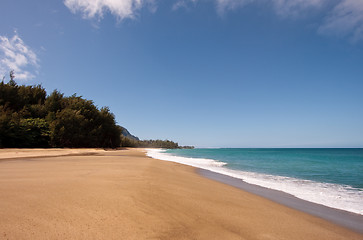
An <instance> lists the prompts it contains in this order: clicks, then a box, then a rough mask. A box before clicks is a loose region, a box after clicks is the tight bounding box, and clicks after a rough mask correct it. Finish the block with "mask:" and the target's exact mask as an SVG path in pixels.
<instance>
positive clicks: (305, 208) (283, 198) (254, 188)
mask: <svg viewBox="0 0 363 240" xmlns="http://www.w3.org/2000/svg"><path fill="white" fill-rule="evenodd" d="M196 172H197V173H198V174H200V175H201V176H203V177H206V178H208V179H212V180H215V181H218V182H221V183H225V184H227V185H229V186H232V187H236V188H238V189H241V190H243V191H246V192H249V193H252V194H255V195H257V196H261V197H263V198H266V199H269V200H271V201H273V202H276V203H278V204H282V205H284V206H286V207H289V208H292V209H295V210H298V211H301V212H304V213H307V214H310V215H312V216H316V217H319V218H322V219H325V220H327V221H330V222H332V223H335V224H337V225H340V226H342V227H346V228H349V229H351V230H353V231H356V232H358V233H361V234H363V228H362V226H363V215H360V214H356V213H352V212H348V211H344V210H340V209H336V208H331V207H327V206H324V205H322V204H317V203H313V202H309V201H306V200H303V199H300V198H297V197H295V196H293V195H291V194H289V193H286V192H282V191H278V190H274V189H269V188H265V187H262V186H258V185H255V184H250V183H247V182H244V181H243V180H241V179H238V178H234V177H231V176H228V175H225V174H221V173H216V172H212V171H210V170H206V169H202V168H197V169H196Z"/></svg>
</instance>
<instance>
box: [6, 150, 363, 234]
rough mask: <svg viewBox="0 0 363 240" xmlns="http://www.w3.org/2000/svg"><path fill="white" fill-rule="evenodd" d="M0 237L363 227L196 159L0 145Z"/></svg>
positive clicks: (288, 231) (342, 230)
mask: <svg viewBox="0 0 363 240" xmlns="http://www.w3.org/2000/svg"><path fill="white" fill-rule="evenodd" d="M16 152H18V153H16ZM19 152H22V153H19ZM25 152H27V153H25ZM19 154H22V155H19ZM69 154H70V155H69ZM27 156H28V157H30V158H25V157H27ZM47 156H48V157H47ZM1 159H3V160H1ZM0 239H266V240H271V239H287V240H294V239H297V240H298V239H304V240H313V239H319V240H322V239H329V240H332V239H350V240H351V239H363V235H362V234H358V233H354V232H352V231H350V230H347V229H345V228H342V227H339V226H337V225H334V224H332V223H329V222H327V221H325V220H322V219H319V218H316V217H313V216H310V215H308V214H305V213H302V212H299V211H296V210H293V209H290V208H287V207H285V206H282V205H279V204H277V203H274V202H272V201H269V200H266V199H264V198H261V197H258V196H255V195H253V194H250V193H246V192H244V191H241V190H239V189H236V188H234V187H231V186H228V185H225V184H222V183H219V182H215V181H213V180H209V179H206V178H203V177H202V176H199V175H198V174H196V173H195V169H194V168H192V167H189V166H184V165H180V164H177V163H171V162H164V161H160V160H155V159H151V158H148V157H146V156H145V154H144V153H143V152H142V151H141V150H119V151H104V150H90V149H81V150H69V149H68V150H67V149H65V150H59V149H58V150H16V149H14V150H0Z"/></svg>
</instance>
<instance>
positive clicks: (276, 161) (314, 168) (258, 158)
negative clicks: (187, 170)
mask: <svg viewBox="0 0 363 240" xmlns="http://www.w3.org/2000/svg"><path fill="white" fill-rule="evenodd" d="M148 155H149V156H151V157H154V158H157V159H161V160H166V161H173V162H178V163H182V164H186V165H190V166H194V167H198V168H203V169H207V170H210V171H213V172H217V173H221V174H225V175H229V176H232V177H235V178H239V179H241V180H243V181H245V182H248V183H251V184H255V185H260V186H263V187H266V188H271V189H275V190H279V191H283V192H287V193H289V194H292V195H294V196H296V197H298V198H301V199H304V200H307V201H311V202H315V203H318V204H322V205H326V206H329V207H332V208H337V209H342V210H345V211H350V212H354V213H358V214H362V215H363V149H362V148H359V149H348V148H344V149H338V148H334V149H333V148H328V149H327V148H321V149H319V148H310V149H302V148H297V149H292V148H283V149H276V148H274V149H267V148H261V149H257V148H219V149H174V150H162V149H157V150H155V149H150V150H149V151H148Z"/></svg>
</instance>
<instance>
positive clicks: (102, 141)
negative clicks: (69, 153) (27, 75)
mask: <svg viewBox="0 0 363 240" xmlns="http://www.w3.org/2000/svg"><path fill="white" fill-rule="evenodd" d="M10 76H11V79H10V81H9V83H7V84H5V83H4V81H2V82H1V83H0V147H105V148H108V147H111V148H114V147H118V146H120V143H121V139H120V135H121V131H122V128H121V127H120V126H117V125H116V123H115V117H114V115H113V114H112V113H111V112H110V111H109V109H108V108H107V107H105V108H101V109H98V108H97V107H96V106H95V105H94V104H93V102H92V101H90V100H86V99H83V98H82V97H79V96H76V95H73V96H71V97H65V96H64V95H63V94H62V93H60V92H58V91H53V93H51V94H50V95H49V96H47V93H46V91H45V89H44V88H43V87H42V86H40V85H38V86H24V85H23V86H18V85H17V84H16V83H15V81H14V79H13V75H12V74H10Z"/></svg>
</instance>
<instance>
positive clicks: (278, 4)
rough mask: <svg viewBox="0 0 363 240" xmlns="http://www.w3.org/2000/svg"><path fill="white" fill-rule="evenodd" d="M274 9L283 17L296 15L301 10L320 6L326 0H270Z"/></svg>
mask: <svg viewBox="0 0 363 240" xmlns="http://www.w3.org/2000/svg"><path fill="white" fill-rule="evenodd" d="M272 2H273V5H274V8H275V11H276V13H277V14H278V15H280V16H283V17H296V16H299V15H300V14H301V13H302V12H305V11H307V10H312V9H319V8H321V7H322V6H323V5H324V4H325V3H326V2H327V0H272Z"/></svg>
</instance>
